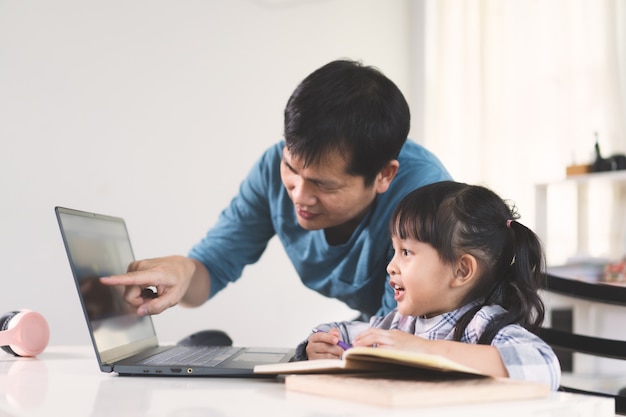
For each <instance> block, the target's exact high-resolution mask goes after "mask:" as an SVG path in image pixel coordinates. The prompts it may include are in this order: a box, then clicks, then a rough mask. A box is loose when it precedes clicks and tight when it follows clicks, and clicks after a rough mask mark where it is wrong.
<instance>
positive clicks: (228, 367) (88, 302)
mask: <svg viewBox="0 0 626 417" xmlns="http://www.w3.org/2000/svg"><path fill="white" fill-rule="evenodd" d="M55 212H56V216H57V220H58V223H59V227H60V229H61V235H62V237H63V242H64V244H65V250H66V252H67V256H68V259H69V262H70V267H71V269H72V274H73V276H74V281H75V283H76V288H77V290H78V295H79V297H80V301H81V304H82V307H83V312H84V314H85V319H86V321H87V327H88V328H89V333H90V335H91V341H92V343H93V347H94V349H95V352H96V356H97V358H98V363H99V365H100V369H101V370H102V371H103V372H116V373H118V374H120V375H181V376H183V375H186V376H198V375H201V376H259V374H255V373H254V372H253V370H254V367H255V366H257V365H260V364H270V363H281V362H288V361H289V360H290V359H291V358H292V357H293V355H294V350H293V349H288V348H252V347H236V346H181V345H170V346H161V345H159V343H158V338H157V334H156V332H155V328H154V325H153V321H152V319H151V317H150V316H145V317H139V316H137V314H136V312H135V310H134V308H132V307H131V306H130V305H129V304H128V303H127V302H126V301H125V300H124V298H123V291H124V289H123V287H119V286H117V287H111V286H105V285H103V284H101V283H100V281H99V278H100V277H103V276H108V275H113V274H121V273H125V272H126V270H127V266H128V264H129V263H130V262H132V261H133V260H134V255H133V251H132V247H131V243H130V239H129V235H128V231H127V229H126V224H125V222H124V220H123V219H121V218H119V217H113V216H107V215H102V214H96V213H88V212H84V211H80V210H73V209H68V208H63V207H56V208H55Z"/></svg>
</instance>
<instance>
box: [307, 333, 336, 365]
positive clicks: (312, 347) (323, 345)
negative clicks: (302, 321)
mask: <svg viewBox="0 0 626 417" xmlns="http://www.w3.org/2000/svg"><path fill="white" fill-rule="evenodd" d="M340 336H341V333H340V332H339V330H338V329H330V330H329V331H328V333H326V332H318V333H313V334H312V335H311V336H309V342H308V344H307V346H306V355H307V357H308V358H309V359H341V356H342V355H343V352H344V350H343V349H342V348H340V347H339V346H337V342H339V337H340Z"/></svg>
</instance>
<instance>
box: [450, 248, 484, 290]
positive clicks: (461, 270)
mask: <svg viewBox="0 0 626 417" xmlns="http://www.w3.org/2000/svg"><path fill="white" fill-rule="evenodd" d="M477 276H478V261H477V260H476V258H475V257H474V256H472V255H470V254H468V253H466V254H463V255H461V257H460V258H459V260H458V261H457V263H456V265H455V270H454V279H453V280H452V283H451V285H452V287H462V286H464V285H467V284H470V283H472V282H474V280H475V279H476V277H477Z"/></svg>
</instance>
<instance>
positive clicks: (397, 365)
mask: <svg viewBox="0 0 626 417" xmlns="http://www.w3.org/2000/svg"><path fill="white" fill-rule="evenodd" d="M254 372H255V373H259V374H274V375H285V388H286V390H287V391H293V392H300V393H308V394H315V395H322V396H326V397H332V398H339V399H345V400H353V401H359V402H364V403H368V404H374V405H379V406H390V407H405V406H429V405H443V404H455V403H476V402H484V401H503V400H522V399H530V398H543V397H547V396H548V395H549V394H550V388H549V386H548V385H547V384H541V383H537V382H528V381H517V380H511V379H509V378H495V377H491V376H487V375H484V374H483V373H481V372H480V371H478V370H476V369H474V368H471V367H468V366H465V365H463V364H460V363H457V362H455V361H452V360H450V359H447V358H445V357H442V356H438V355H431V354H425V353H419V352H406V351H400V350H393V349H381V348H373V347H353V348H351V349H348V350H346V351H345V352H344V354H343V358H342V359H318V360H309V361H297V362H288V363H280V364H265V365H257V366H256V367H255V369H254Z"/></svg>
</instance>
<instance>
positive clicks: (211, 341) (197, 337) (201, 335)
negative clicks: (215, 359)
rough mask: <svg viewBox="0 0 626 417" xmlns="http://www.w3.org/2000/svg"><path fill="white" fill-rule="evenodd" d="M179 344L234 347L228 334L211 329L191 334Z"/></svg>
mask: <svg viewBox="0 0 626 417" xmlns="http://www.w3.org/2000/svg"><path fill="white" fill-rule="evenodd" d="M177 344H178V345H182V346H232V344H233V341H232V339H231V338H230V336H228V335H227V334H226V332H224V331H222V330H215V329H211V330H201V331H199V332H196V333H193V334H190V335H189V336H187V337H185V338H184V339H181V340H180V341H179V342H178V343H177Z"/></svg>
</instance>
